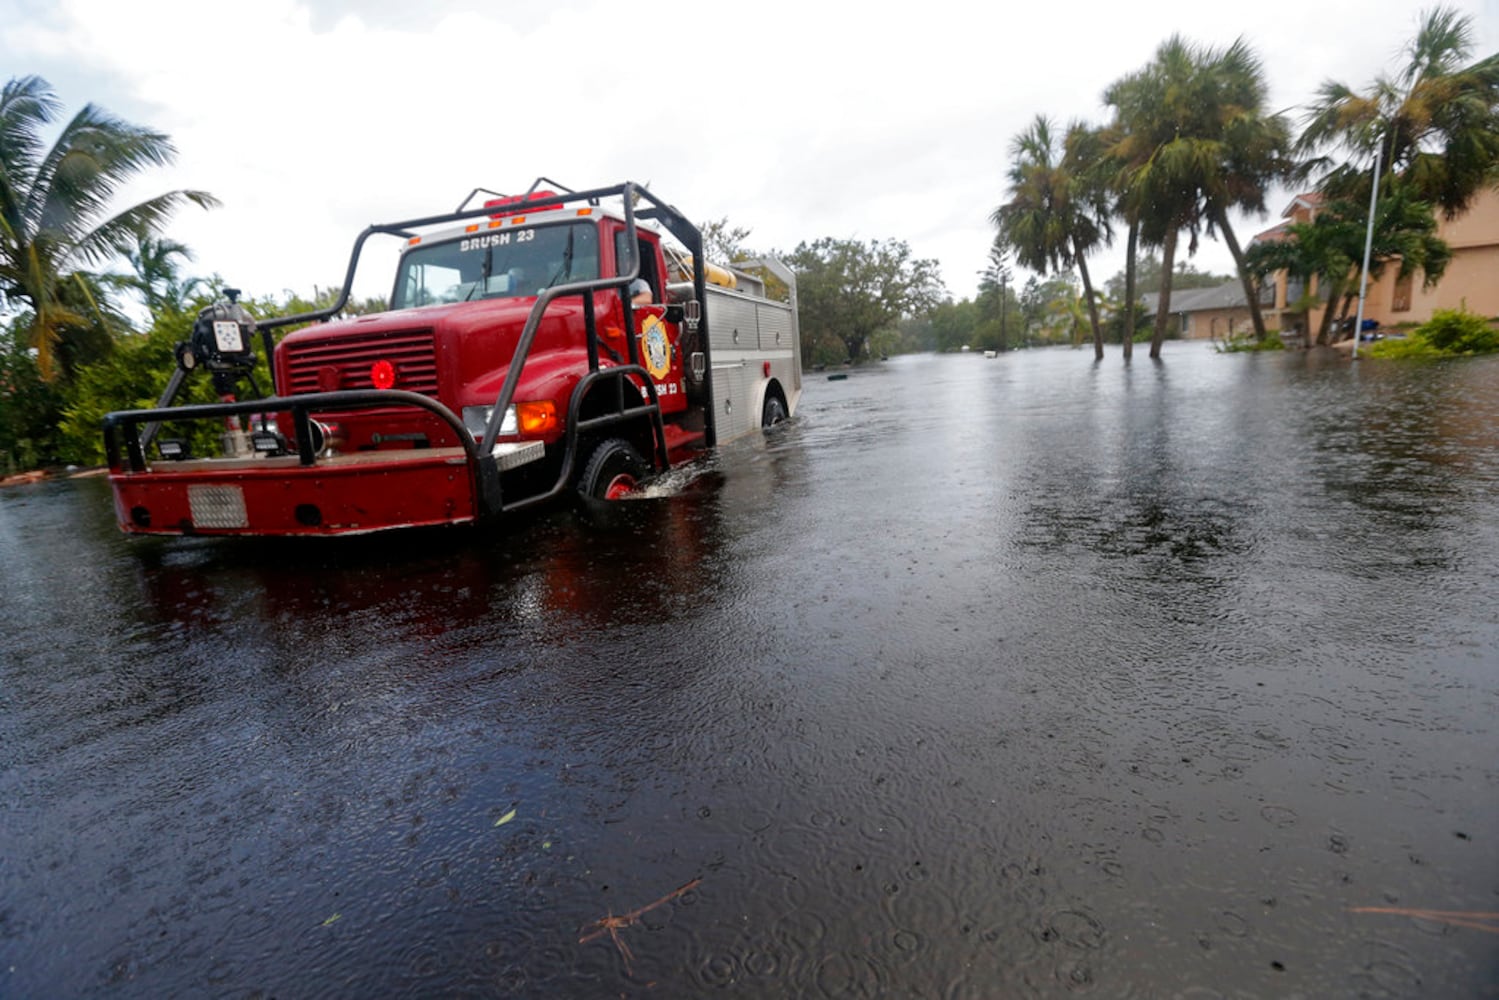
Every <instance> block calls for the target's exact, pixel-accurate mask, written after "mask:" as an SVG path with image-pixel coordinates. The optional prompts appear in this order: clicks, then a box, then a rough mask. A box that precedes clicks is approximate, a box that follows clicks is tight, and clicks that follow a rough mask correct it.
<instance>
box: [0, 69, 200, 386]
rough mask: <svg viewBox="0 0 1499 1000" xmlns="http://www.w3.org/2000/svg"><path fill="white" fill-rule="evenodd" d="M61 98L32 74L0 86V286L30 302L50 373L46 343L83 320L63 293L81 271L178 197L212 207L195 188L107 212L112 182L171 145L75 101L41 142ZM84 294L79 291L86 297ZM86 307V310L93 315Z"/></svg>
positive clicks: (167, 211) (154, 224) (161, 215)
mask: <svg viewBox="0 0 1499 1000" xmlns="http://www.w3.org/2000/svg"><path fill="white" fill-rule="evenodd" d="M60 110H61V104H60V102H59V101H58V100H57V97H56V96H55V95H54V93H53V92H52V89H51V87H50V86H49V85H48V84H47V82H46V81H45V80H43V79H41V78H40V77H37V76H26V77H20V78H17V79H12V80H10V81H9V82H8V83H7V84H6V85H5V88H4V90H3V91H0V289H3V291H4V292H5V294H6V295H7V296H9V297H11V298H15V299H19V300H21V301H22V302H25V303H26V304H27V305H29V306H30V308H31V311H32V318H31V344H32V346H33V347H34V348H35V349H36V351H37V366H38V368H39V369H40V370H41V372H42V374H43V377H45V378H48V379H51V378H53V377H54V376H55V374H56V371H57V365H56V348H57V344H58V341H59V338H60V336H61V334H62V333H63V331H64V330H65V329H66V328H68V327H69V326H79V325H87V320H86V319H85V317H84V315H83V314H82V313H81V312H80V311H79V305H78V303H79V301H80V297H79V296H72V298H73V301H72V302H70V301H69V298H70V297H69V296H68V295H65V294H64V288H65V286H67V285H68V284H70V283H71V284H72V285H74V286H75V291H76V290H77V289H78V288H80V287H81V286H82V285H83V284H86V282H85V281H84V280H83V278H82V276H83V275H85V274H87V273H88V271H89V269H91V268H94V267H97V266H98V265H100V264H102V263H104V262H106V261H107V260H109V259H110V258H111V257H113V256H115V255H116V254H118V253H119V252H121V250H122V249H123V248H124V247H126V246H128V245H129V243H130V241H131V240H132V239H134V238H135V236H136V234H154V233H157V232H159V231H160V230H161V227H162V226H163V225H164V224H165V223H166V220H167V218H168V217H169V216H170V215H171V213H172V212H173V211H175V210H176V209H177V208H178V207H179V206H181V205H182V204H183V203H184V202H192V203H193V204H196V205H200V206H202V207H204V208H209V207H212V206H214V205H216V204H217V202H216V201H215V200H214V199H213V198H212V196H210V195H208V194H205V193H204V192H201V191H183V190H178V191H170V192H168V193H166V194H163V195H158V196H157V197H155V198H151V199H149V200H147V201H144V202H141V203H140V204H137V205H134V206H132V207H130V208H127V209H125V210H123V211H120V212H116V213H114V214H109V213H110V201H111V199H112V198H113V197H114V195H115V193H116V192H117V191H118V190H119V188H120V187H121V185H123V184H124V183H125V182H126V181H129V180H131V179H132V178H134V176H135V175H136V174H138V173H140V172H141V171H142V170H144V169H146V168H147V167H151V166H162V165H165V164H168V163H170V162H171V161H172V159H173V157H174V156H175V153H176V151H175V150H174V149H173V147H172V144H171V142H170V141H169V140H168V139H167V137H166V136H165V135H163V134H162V133H160V132H153V131H151V130H149V129H145V128H141V127H139V126H136V125H132V124H130V123H129V122H126V121H123V120H121V119H119V118H116V117H114V116H113V115H111V114H109V113H108V112H106V111H104V110H103V109H101V108H98V107H96V106H94V105H92V104H88V105H85V106H84V107H83V109H82V110H80V111H79V112H78V113H77V114H76V115H74V116H73V118H72V119H71V120H70V121H68V122H67V123H66V124H65V125H64V126H63V128H62V131H61V133H60V134H59V135H58V136H57V138H56V140H55V141H54V142H53V143H52V144H51V145H50V146H48V145H46V143H45V141H44V133H45V132H46V131H47V129H48V127H49V126H50V125H51V124H52V122H53V121H54V120H56V118H57V116H58V113H59V112H60ZM92 298H93V297H92V296H89V295H84V296H82V297H81V301H83V302H88V301H91V300H92ZM102 315H103V313H102V311H99V310H95V316H96V317H98V316H102Z"/></svg>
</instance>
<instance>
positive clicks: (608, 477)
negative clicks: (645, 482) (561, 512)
mask: <svg viewBox="0 0 1499 1000" xmlns="http://www.w3.org/2000/svg"><path fill="white" fill-rule="evenodd" d="M647 471H648V470H647V469H646V465H645V460H644V459H643V458H641V457H640V453H639V452H638V451H636V450H635V446H634V445H632V444H630V442H628V441H626V440H624V439H623V438H609V439H608V440H607V441H601V442H599V444H598V446H597V447H595V448H594V449H593V453H592V454H591V455H589V456H588V463H587V464H586V465H584V466H583V474H582V475H581V476H579V477H578V493H579V495H581V496H583V497H586V498H588V499H591V500H618V499H619V498H620V497H621V496H623V495H624V494H626V493H629V492H630V491H632V490H633V489H635V487H636V486H638V485H639V484H640V481H641V480H642V479H644V478H645V475H646V472H647Z"/></svg>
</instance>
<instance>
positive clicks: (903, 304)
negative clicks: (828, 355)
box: [784, 237, 942, 361]
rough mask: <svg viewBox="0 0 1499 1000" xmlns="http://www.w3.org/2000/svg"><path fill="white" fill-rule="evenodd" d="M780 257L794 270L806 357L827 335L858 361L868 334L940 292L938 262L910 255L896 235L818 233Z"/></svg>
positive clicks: (923, 308)
mask: <svg viewBox="0 0 1499 1000" xmlns="http://www.w3.org/2000/svg"><path fill="white" fill-rule="evenodd" d="M784 259H785V260H786V263H787V264H788V265H790V266H791V268H792V269H793V270H795V271H796V284H797V300H798V303H799V305H800V313H801V328H802V354H803V358H804V360H806V361H810V360H811V359H812V356H813V352H814V351H816V350H817V348H818V344H819V341H823V340H825V339H828V338H831V339H832V340H835V341H837V342H838V343H840V344H841V345H842V347H843V348H844V351H845V352H846V354H845V356H846V357H847V359H848V360H850V361H857V360H859V359H860V358H861V357H863V355H864V353H865V351H866V345H867V344H868V342H869V338H870V336H871V335H872V334H874V333H876V332H878V331H880V330H886V329H891V328H894V327H895V326H896V324H897V322H898V321H899V320H900V319H901V318H902V317H905V316H913V315H918V314H920V313H925V312H927V311H929V310H930V309H931V308H932V307H933V306H935V305H936V304H937V302H938V301H939V299H940V296H941V294H942V283H941V280H940V279H939V278H938V271H937V262H936V261H935V260H926V259H919V258H916V257H913V256H912V254H911V248H910V247H909V246H908V245H907V244H906V243H905V242H904V241H901V240H870V241H869V242H867V243H861V242H859V241H858V240H851V239H849V240H840V239H833V238H831V237H823V238H822V239H819V240H815V241H813V242H811V243H807V242H803V243H801V244H799V245H798V246H797V248H796V249H795V250H794V251H792V252H791V253H790V254H789V255H787V256H786V257H785V258H784Z"/></svg>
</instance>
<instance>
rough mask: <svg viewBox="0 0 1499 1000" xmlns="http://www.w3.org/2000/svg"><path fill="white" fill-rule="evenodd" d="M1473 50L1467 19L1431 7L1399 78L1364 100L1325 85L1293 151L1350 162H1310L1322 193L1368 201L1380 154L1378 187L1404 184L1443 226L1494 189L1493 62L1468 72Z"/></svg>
mask: <svg viewBox="0 0 1499 1000" xmlns="http://www.w3.org/2000/svg"><path fill="white" fill-rule="evenodd" d="M1472 51H1473V29H1472V19H1471V18H1470V17H1469V16H1468V15H1462V14H1458V13H1457V12H1456V11H1454V10H1452V9H1451V8H1447V7H1437V8H1433V9H1430V10H1427V11H1424V12H1423V13H1422V14H1421V17H1420V23H1419V28H1418V29H1417V32H1416V36H1415V38H1413V39H1412V40H1411V42H1410V44H1409V45H1408V46H1407V47H1406V55H1407V60H1406V64H1405V66H1404V67H1403V68H1402V69H1401V70H1400V72H1399V73H1398V74H1396V75H1395V76H1393V77H1391V76H1387V75H1383V74H1381V75H1380V76H1378V77H1376V78H1375V80H1374V83H1373V84H1372V85H1371V86H1370V87H1369V88H1368V89H1367V90H1365V91H1363V92H1359V91H1355V90H1354V89H1353V88H1351V87H1349V86H1348V85H1347V84H1344V83H1340V82H1338V81H1335V80H1329V81H1326V82H1325V83H1323V84H1322V86H1321V88H1320V89H1319V90H1318V93H1317V99H1316V100H1315V101H1314V102H1313V103H1312V104H1311V106H1310V107H1309V109H1308V112H1307V116H1306V119H1305V121H1304V122H1303V128H1302V133H1301V138H1300V140H1299V143H1298V147H1299V149H1300V150H1301V151H1302V152H1304V153H1308V154H1310V153H1313V152H1316V151H1319V150H1329V149H1331V150H1340V151H1342V152H1343V153H1344V154H1345V155H1347V156H1349V157H1350V158H1351V161H1352V162H1347V163H1342V164H1338V163H1336V162H1335V161H1334V160H1333V159H1332V158H1331V157H1329V156H1323V157H1321V158H1319V159H1316V160H1312V161H1311V162H1310V164H1309V169H1310V171H1312V172H1316V171H1318V170H1321V171H1323V172H1324V178H1323V181H1322V184H1321V188H1322V190H1323V191H1324V192H1325V193H1327V194H1328V195H1330V196H1332V197H1338V198H1347V199H1350V200H1353V201H1367V200H1368V193H1369V184H1370V183H1371V179H1370V176H1369V171H1368V169H1367V167H1366V165H1367V164H1368V162H1369V161H1370V160H1372V159H1373V157H1374V153H1375V150H1376V148H1378V149H1379V150H1380V152H1381V153H1382V157H1381V158H1382V160H1383V167H1382V170H1381V180H1380V186H1381V187H1382V188H1386V189H1388V186H1389V185H1390V184H1391V183H1399V184H1402V185H1405V186H1407V187H1408V188H1409V189H1410V191H1411V193H1412V194H1413V195H1414V196H1415V197H1416V198H1417V199H1419V200H1421V201H1426V202H1430V203H1431V204H1432V205H1434V206H1436V207H1438V208H1440V209H1441V210H1442V211H1443V212H1444V213H1445V214H1446V216H1447V218H1449V219H1450V218H1453V217H1455V216H1457V215H1460V214H1461V213H1462V212H1463V211H1465V210H1466V209H1467V208H1468V207H1469V206H1470V205H1471V204H1472V202H1473V199H1474V198H1475V197H1476V196H1477V194H1478V192H1479V191H1481V190H1483V189H1484V188H1486V187H1491V186H1494V185H1496V184H1499V54H1494V55H1490V56H1487V57H1485V58H1483V59H1479V60H1477V61H1476V62H1471V63H1470V62H1468V60H1469V58H1470V57H1471V55H1472Z"/></svg>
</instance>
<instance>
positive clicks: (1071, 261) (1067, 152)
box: [989, 115, 1112, 359]
mask: <svg viewBox="0 0 1499 1000" xmlns="http://www.w3.org/2000/svg"><path fill="white" fill-rule="evenodd" d="M1010 155H1011V156H1012V157H1014V160H1015V162H1014V164H1013V165H1012V166H1011V167H1010V170H1009V178H1010V189H1009V194H1010V200H1009V201H1007V202H1005V203H1004V204H1003V205H1000V206H999V207H998V208H996V209H995V210H994V212H993V213H992V214H991V215H990V217H989V218H990V221H991V222H993V223H994V225H995V227H996V228H997V229H998V231H999V235H998V242H999V243H1000V244H1001V245H1003V246H1006V247H1009V248H1010V249H1012V250H1014V251H1015V259H1016V261H1017V262H1019V263H1020V264H1022V265H1024V266H1025V267H1028V268H1030V269H1031V270H1033V271H1035V272H1037V273H1038V274H1042V275H1045V274H1047V273H1048V271H1050V272H1053V273H1055V272H1060V271H1065V270H1070V269H1071V268H1073V267H1076V268H1077V269H1078V273H1079V276H1080V277H1081V278H1082V282H1083V295H1084V297H1085V298H1086V299H1087V301H1088V304H1089V315H1090V318H1091V320H1092V325H1093V351H1094V357H1095V358H1100V359H1101V358H1102V357H1103V330H1102V327H1101V326H1100V325H1099V322H1098V305H1097V302H1096V300H1095V297H1094V295H1093V284H1092V280H1091V278H1090V277H1089V274H1088V262H1087V257H1088V254H1089V253H1090V252H1092V251H1093V250H1094V249H1095V248H1097V247H1098V246H1100V245H1105V244H1107V243H1108V242H1109V240H1110V238H1111V237H1112V232H1111V231H1110V229H1109V225H1108V198H1107V195H1106V193H1104V189H1103V187H1102V186H1101V184H1100V183H1099V175H1098V173H1097V172H1096V171H1094V170H1092V169H1091V165H1092V164H1094V163H1096V161H1097V139H1096V135H1095V134H1094V133H1092V132H1091V130H1089V129H1088V128H1087V126H1085V125H1082V124H1081V123H1076V122H1075V123H1073V124H1072V125H1070V126H1069V127H1068V129H1067V133H1066V135H1065V136H1058V135H1056V134H1055V129H1054V126H1053V124H1052V122H1051V120H1050V119H1049V118H1047V117H1046V116H1045V115H1037V116H1036V119H1035V121H1033V122H1032V123H1031V125H1030V127H1029V128H1027V129H1026V130H1025V131H1024V132H1022V133H1020V134H1019V135H1017V136H1016V137H1015V138H1014V139H1013V140H1011V142H1010Z"/></svg>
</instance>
